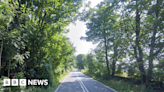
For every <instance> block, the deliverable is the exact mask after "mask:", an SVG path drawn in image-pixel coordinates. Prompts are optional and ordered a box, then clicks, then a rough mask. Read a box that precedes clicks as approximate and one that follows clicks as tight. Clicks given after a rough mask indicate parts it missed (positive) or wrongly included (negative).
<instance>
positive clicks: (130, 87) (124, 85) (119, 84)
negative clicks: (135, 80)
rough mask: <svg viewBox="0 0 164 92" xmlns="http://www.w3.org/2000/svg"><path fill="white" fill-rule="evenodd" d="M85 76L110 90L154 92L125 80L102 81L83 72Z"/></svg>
mask: <svg viewBox="0 0 164 92" xmlns="http://www.w3.org/2000/svg"><path fill="white" fill-rule="evenodd" d="M82 72H83V73H84V74H86V75H88V76H90V77H92V78H93V79H95V80H97V81H99V82H101V83H103V84H105V85H107V86H109V87H110V88H113V89H115V90H116V91H118V92H152V91H150V90H147V89H146V88H145V86H144V85H134V84H132V83H130V82H126V81H124V80H117V79H115V78H112V79H108V80H107V79H102V77H100V78H98V77H96V76H95V75H94V74H89V73H88V72H86V71H84V70H83V71H82Z"/></svg>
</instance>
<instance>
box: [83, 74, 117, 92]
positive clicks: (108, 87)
mask: <svg viewBox="0 0 164 92" xmlns="http://www.w3.org/2000/svg"><path fill="white" fill-rule="evenodd" d="M81 73H82V72H81ZM82 74H83V73H82ZM84 75H85V74H84ZM86 76H87V75H86ZM88 77H89V76H88ZM89 78H91V77H89ZM91 79H93V78H91ZM93 80H94V81H97V80H95V79H93ZM97 82H98V83H100V84H102V85H104V86H105V87H107V88H109V89H111V90H112V91H114V92H118V91H116V90H114V89H113V88H110V87H109V86H107V85H105V84H103V83H101V82H99V81H97Z"/></svg>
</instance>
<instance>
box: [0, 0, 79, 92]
mask: <svg viewBox="0 0 164 92" xmlns="http://www.w3.org/2000/svg"><path fill="white" fill-rule="evenodd" d="M81 5H82V1H81V0H1V1H0V48H1V49H0V78H1V80H0V89H1V91H7V92H9V91H12V92H14V91H17V92H18V91H21V90H22V91H23V89H22V87H7V88H5V87H2V83H3V79H4V78H12V79H13V78H16V79H18V78H22V79H23V78H27V79H28V78H30V79H48V81H49V85H48V86H41V88H48V87H51V86H54V85H56V86H57V83H59V81H58V80H57V77H58V76H59V75H60V74H62V73H64V71H67V70H69V69H71V67H74V55H73V53H74V52H75V48H74V47H73V45H72V43H71V42H70V41H69V39H68V38H66V37H65V36H64V35H63V34H64V33H67V32H68V29H66V28H65V27H66V26H67V25H68V24H69V23H71V22H74V21H75V20H76V19H77V17H76V14H75V13H78V9H79V8H80V7H81ZM28 88H29V87H25V89H24V90H26V89H28ZM52 91H54V88H53V90H52Z"/></svg>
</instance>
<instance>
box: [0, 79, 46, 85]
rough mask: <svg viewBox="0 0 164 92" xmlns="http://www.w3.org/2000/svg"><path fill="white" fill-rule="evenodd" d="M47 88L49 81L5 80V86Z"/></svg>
mask: <svg viewBox="0 0 164 92" xmlns="http://www.w3.org/2000/svg"><path fill="white" fill-rule="evenodd" d="M27 85H28V86H30V85H34V86H39V85H40V86H41V85H44V86H47V85H48V80H47V79H42V80H40V79H3V86H27Z"/></svg>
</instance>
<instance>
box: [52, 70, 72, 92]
mask: <svg viewBox="0 0 164 92" xmlns="http://www.w3.org/2000/svg"><path fill="white" fill-rule="evenodd" d="M70 73H71V72H70ZM70 73H69V74H70ZM69 74H68V75H69ZM68 75H67V76H68ZM67 76H66V77H65V78H64V80H63V81H62V82H61V83H60V85H59V86H58V87H57V89H56V90H55V92H57V91H58V89H59V88H60V86H61V84H62V83H63V82H64V81H65V79H66V78H67Z"/></svg>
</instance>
